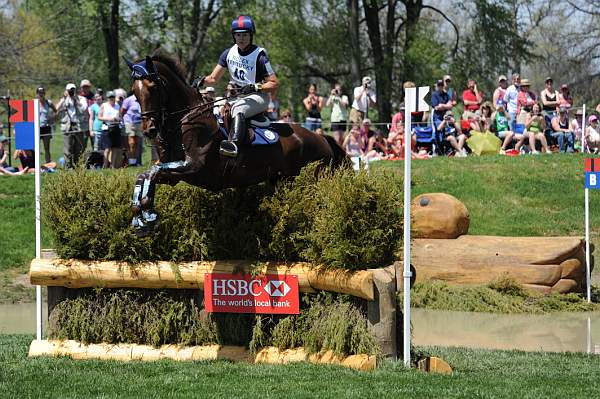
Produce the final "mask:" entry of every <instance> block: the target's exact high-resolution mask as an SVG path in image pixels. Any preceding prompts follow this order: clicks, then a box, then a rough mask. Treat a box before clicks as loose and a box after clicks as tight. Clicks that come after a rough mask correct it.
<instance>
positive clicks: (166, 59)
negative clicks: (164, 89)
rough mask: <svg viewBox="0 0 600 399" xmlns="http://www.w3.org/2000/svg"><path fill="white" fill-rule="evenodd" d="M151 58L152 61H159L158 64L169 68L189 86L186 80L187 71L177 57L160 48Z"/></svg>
mask: <svg viewBox="0 0 600 399" xmlns="http://www.w3.org/2000/svg"><path fill="white" fill-rule="evenodd" d="M151 58H152V61H158V62H160V63H162V64H164V65H165V66H166V67H167V68H169V69H170V70H171V71H173V72H174V73H175V75H177V77H178V78H179V79H181V80H182V82H184V83H186V84H187V82H186V80H185V76H186V75H187V71H186V69H185V67H184V66H183V65H181V62H179V60H178V59H177V58H175V56H173V55H171V54H169V53H168V52H167V51H165V50H163V49H161V48H158V49H156V50H154V52H153V53H152V56H151Z"/></svg>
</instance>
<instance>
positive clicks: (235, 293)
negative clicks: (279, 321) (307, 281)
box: [204, 273, 300, 314]
mask: <svg viewBox="0 0 600 399" xmlns="http://www.w3.org/2000/svg"><path fill="white" fill-rule="evenodd" d="M299 292H300V290H299V288H298V276H292V275H284V276H280V275H277V274H267V275H262V276H251V275H249V274H231V273H207V274H206V275H205V276H204V307H205V309H206V310H207V311H208V312H220V313H269V314H299V313H300V293H299Z"/></svg>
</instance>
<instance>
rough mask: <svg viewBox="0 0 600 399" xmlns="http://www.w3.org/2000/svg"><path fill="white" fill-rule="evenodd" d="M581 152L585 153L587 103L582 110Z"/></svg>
mask: <svg viewBox="0 0 600 399" xmlns="http://www.w3.org/2000/svg"><path fill="white" fill-rule="evenodd" d="M581 152H582V153H584V154H585V104H583V111H582V112H581Z"/></svg>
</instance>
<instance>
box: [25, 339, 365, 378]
mask: <svg viewBox="0 0 600 399" xmlns="http://www.w3.org/2000/svg"><path fill="white" fill-rule="evenodd" d="M37 356H69V357H71V358H73V359H96V360H120V361H131V360H143V361H155V360H161V359H171V360H179V361H201V360H219V359H225V360H230V361H234V362H251V363H271V364H287V363H293V362H310V363H316V364H335V365H339V366H343V367H349V368H353V369H356V370H362V371H368V370H373V369H374V368H375V367H376V364H377V358H376V356H374V355H350V356H338V355H335V354H334V353H333V352H332V351H325V352H321V353H314V354H309V353H306V351H305V350H304V348H295V349H286V350H279V349H278V348H275V347H269V348H263V349H261V350H260V351H259V352H258V353H257V354H256V355H255V356H252V355H251V354H250V353H249V351H248V350H247V349H246V348H244V347H241V346H221V345H204V346H187V347H186V346H178V345H163V346H161V347H159V348H154V347H152V346H149V345H137V344H105V343H100V344H83V343H81V342H78V341H72V340H65V341H60V340H41V341H37V340H35V341H32V342H31V345H30V347H29V357H37Z"/></svg>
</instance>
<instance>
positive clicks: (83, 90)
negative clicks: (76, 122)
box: [79, 79, 95, 151]
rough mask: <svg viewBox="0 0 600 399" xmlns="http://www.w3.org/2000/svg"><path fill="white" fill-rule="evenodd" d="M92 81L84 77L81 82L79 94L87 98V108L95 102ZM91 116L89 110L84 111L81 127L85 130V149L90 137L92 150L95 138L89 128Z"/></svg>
mask: <svg viewBox="0 0 600 399" xmlns="http://www.w3.org/2000/svg"><path fill="white" fill-rule="evenodd" d="M91 88H92V83H91V82H90V81H89V80H87V79H83V80H82V81H81V83H80V84H79V96H81V97H83V98H85V101H86V105H87V108H89V107H91V106H92V105H93V104H94V102H95V101H94V93H92V90H91ZM89 120H90V117H89V113H88V112H84V113H83V115H82V118H81V129H82V130H83V150H84V151H85V148H86V147H87V142H88V138H89V139H90V146H91V147H92V150H93V149H94V138H93V137H92V135H91V133H90V132H91V130H89V126H90V121H89Z"/></svg>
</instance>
